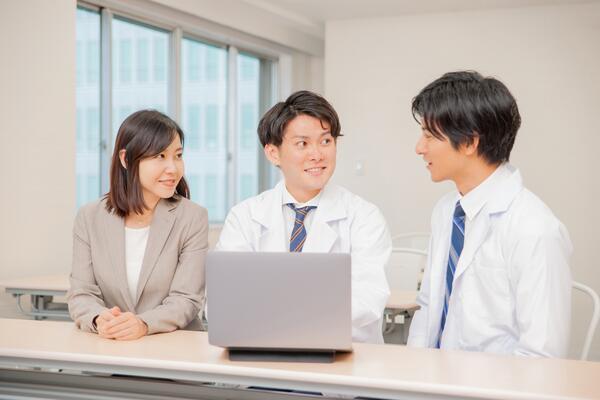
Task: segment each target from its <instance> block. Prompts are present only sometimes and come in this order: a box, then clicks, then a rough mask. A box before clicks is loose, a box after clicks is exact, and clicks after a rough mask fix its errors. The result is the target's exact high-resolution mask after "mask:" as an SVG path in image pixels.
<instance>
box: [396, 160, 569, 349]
mask: <svg viewBox="0 0 600 400" xmlns="http://www.w3.org/2000/svg"><path fill="white" fill-rule="evenodd" d="M459 199H460V202H461V205H462V208H463V209H464V211H465V215H466V218H465V241H464V247H463V250H462V253H461V255H460V258H459V260H458V264H457V266H456V271H455V275H454V281H453V289H452V295H451V297H450V301H449V307H448V315H447V318H446V325H445V327H444V332H443V334H442V337H441V345H440V347H441V348H442V349H461V350H472V351H486V352H492V353H510V354H522V355H540V356H554V357H564V356H566V353H567V348H568V343H569V330H570V328H569V326H570V314H571V274H570V269H569V264H568V262H569V257H570V255H571V252H572V246H571V241H570V239H569V235H568V232H567V230H566V229H565V227H564V226H563V225H562V223H561V222H560V221H559V220H558V219H557V218H556V217H555V216H554V215H553V214H552V212H551V211H550V209H549V208H548V207H547V206H546V205H545V204H544V203H543V202H542V201H541V200H540V199H539V198H538V197H536V196H535V195H534V194H533V193H531V192H530V191H529V190H527V189H525V188H524V187H523V185H522V181H521V175H520V173H519V171H518V170H516V169H515V168H513V167H512V166H510V165H509V164H504V165H501V166H500V167H498V168H497V169H496V171H495V172H494V173H493V174H492V175H490V176H489V177H488V178H487V179H486V180H485V181H484V182H482V183H481V184H480V185H479V186H477V187H476V188H475V189H473V190H472V191H470V192H469V193H467V194H466V195H465V196H464V197H462V198H461V196H460V194H459V193H458V192H457V191H454V192H452V193H449V194H448V195H446V196H444V197H443V198H442V199H441V200H440V201H439V202H438V204H437V205H436V206H435V208H434V211H433V213H432V218H431V230H432V236H431V242H430V245H429V258H428V265H427V269H426V271H425V276H424V278H423V282H422V285H421V291H420V293H419V296H418V299H417V302H418V304H419V305H420V306H421V309H420V310H419V311H417V312H416V313H415V315H414V318H413V321H412V324H411V328H410V334H409V340H408V344H409V345H412V346H422V347H435V345H436V343H437V340H438V336H439V332H440V321H441V315H442V307H443V302H444V295H445V291H446V285H445V278H446V269H447V263H448V253H449V248H450V237H451V233H452V216H453V213H454V207H455V204H456V201H457V200H459Z"/></svg>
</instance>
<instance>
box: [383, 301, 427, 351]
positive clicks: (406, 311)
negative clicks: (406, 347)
mask: <svg viewBox="0 0 600 400" xmlns="http://www.w3.org/2000/svg"><path fill="white" fill-rule="evenodd" d="M418 294H419V292H417V291H416V290H414V291H404V292H392V293H391V294H390V297H389V298H388V301H387V304H386V306H385V310H384V312H383V333H384V335H389V334H391V333H392V332H393V331H394V329H396V327H397V326H399V325H400V326H401V327H402V331H401V332H400V338H401V340H400V342H401V343H402V344H405V343H406V341H407V339H408V327H409V322H410V319H411V318H412V316H413V314H414V313H415V311H417V310H418V309H419V308H420V307H419V305H418V304H417V295H418Z"/></svg>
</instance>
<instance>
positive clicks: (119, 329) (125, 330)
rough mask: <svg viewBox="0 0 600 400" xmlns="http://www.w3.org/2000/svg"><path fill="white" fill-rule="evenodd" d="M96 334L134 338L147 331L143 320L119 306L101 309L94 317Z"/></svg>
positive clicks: (117, 337)
mask: <svg viewBox="0 0 600 400" xmlns="http://www.w3.org/2000/svg"><path fill="white" fill-rule="evenodd" d="M96 326H97V327H98V334H99V335H100V336H101V337H103V338H107V339H116V340H134V339H139V338H141V337H142V336H145V335H146V334H147V333H148V326H147V325H146V323H145V322H144V321H142V320H141V319H140V318H138V317H137V316H136V315H135V314H133V313H131V312H121V310H120V309H119V307H113V308H111V309H110V310H105V311H103V312H102V313H101V314H100V315H98V318H97V319H96Z"/></svg>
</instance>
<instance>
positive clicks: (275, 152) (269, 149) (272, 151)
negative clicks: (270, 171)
mask: <svg viewBox="0 0 600 400" xmlns="http://www.w3.org/2000/svg"><path fill="white" fill-rule="evenodd" d="M264 151H265V157H267V160H269V161H270V162H271V164H273V165H274V166H276V167H279V164H280V161H279V148H278V147H277V146H275V145H274V144H271V143H269V144H267V145H265V148H264Z"/></svg>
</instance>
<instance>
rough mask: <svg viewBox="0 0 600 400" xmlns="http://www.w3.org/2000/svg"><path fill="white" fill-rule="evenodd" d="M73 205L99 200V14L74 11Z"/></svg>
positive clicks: (82, 10) (80, 10)
mask: <svg viewBox="0 0 600 400" xmlns="http://www.w3.org/2000/svg"><path fill="white" fill-rule="evenodd" d="M76 38H77V46H76V51H77V88H76V98H77V124H76V129H77V132H76V142H77V143H76V148H77V150H76V154H75V174H76V177H77V179H76V185H77V190H76V204H77V207H81V206H82V205H83V204H85V203H87V202H89V201H91V200H94V199H97V198H98V197H100V184H99V182H100V175H101V171H100V112H99V110H100V83H99V82H100V45H99V43H100V14H99V13H98V12H94V11H89V10H85V9H81V8H79V9H77V34H76Z"/></svg>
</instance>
